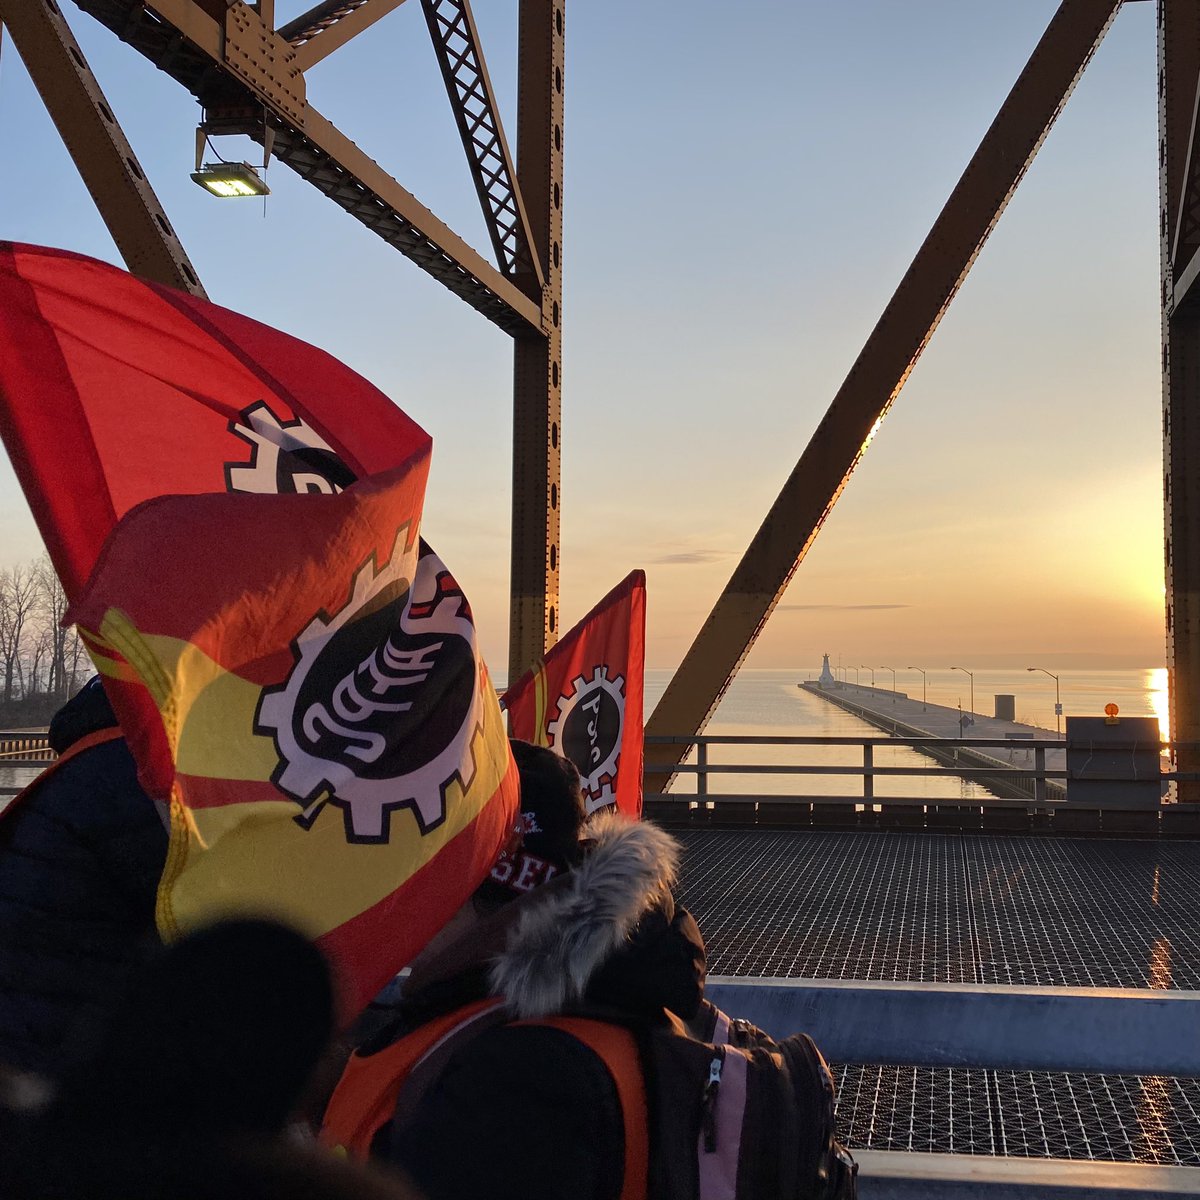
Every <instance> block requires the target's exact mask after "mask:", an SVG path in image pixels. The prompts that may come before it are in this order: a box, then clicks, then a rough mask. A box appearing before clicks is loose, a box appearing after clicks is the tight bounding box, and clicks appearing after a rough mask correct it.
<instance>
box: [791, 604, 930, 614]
mask: <svg viewBox="0 0 1200 1200" xmlns="http://www.w3.org/2000/svg"><path fill="white" fill-rule="evenodd" d="M885 608H912V605H911V604H781V605H779V608H778V609H777V610H776V611H781V612H878V611H879V610H880V609H885Z"/></svg>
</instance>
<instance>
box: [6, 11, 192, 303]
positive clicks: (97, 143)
mask: <svg viewBox="0 0 1200 1200" xmlns="http://www.w3.org/2000/svg"><path fill="white" fill-rule="evenodd" d="M0 20H3V22H4V24H5V25H7V26H8V31H9V35H10V36H11V38H12V41H13V45H14V46H15V47H16V49H17V52H18V53H19V54H20V56H21V59H22V61H23V62H24V63H25V67H26V69H27V70H28V71H29V76H30V78H31V79H32V80H33V83H34V86H35V87H36V88H37V90H38V94H39V95H40V96H41V97H42V101H43V103H44V104H45V105H46V109H47V111H48V112H49V114H50V118H51V120H52V121H53V122H54V124H55V127H56V128H57V129H58V132H59V135H60V136H61V137H62V140H63V142H64V144H65V145H66V147H67V150H68V152H69V153H70V155H71V158H72V159H73V160H74V162H75V166H76V167H77V168H78V170H79V174H80V175H81V176H82V178H83V182H84V185H85V186H86V187H87V190H88V191H89V192H90V193H91V196H92V199H93V200H94V201H95V202H96V207H97V208H98V209H99V210H100V216H101V217H102V219H103V220H104V224H105V225H106V226H107V227H108V231H109V233H110V234H111V235H112V239H113V241H114V242H115V243H116V245H117V249H118V250H119V251H120V253H121V257H122V258H123V259H124V260H125V265H126V266H127V267H128V268H129V269H130V271H132V272H133V273H134V274H135V275H140V276H142V277H143V278H144V279H150V280H153V281H154V282H155V283H165V284H169V285H170V286H171V287H176V288H181V289H182V290H183V291H185V292H191V293H192V295H194V296H203V295H204V288H203V287H202V286H201V285H200V278H199V276H198V275H197V273H196V269H195V267H193V266H192V264H191V262H190V261H189V260H188V256H187V253H186V252H185V251H184V249H183V246H182V245H181V244H180V241H179V238H178V236H177V235H176V233H175V230H174V229H173V228H172V227H171V223H170V221H168V220H167V216H166V213H165V212H164V211H163V206H162V205H161V204H160V203H159V200H158V197H157V196H156V195H155V194H154V189H153V188H152V187H151V186H150V182H149V180H148V179H147V178H146V176H145V173H144V172H143V171H142V168H141V166H140V164H139V163H138V160H137V156H136V155H135V154H134V152H133V148H132V147H131V146H130V145H129V142H128V140H127V139H126V137H125V134H124V132H123V131H122V129H121V126H120V124H119V123H118V122H117V119H116V117H115V116H114V115H113V111H112V109H111V108H110V107H109V104H108V101H107V100H106V99H105V98H104V93H103V92H102V91H101V90H100V85H99V83H97V82H96V77H95V76H94V75H93V74H92V72H91V68H90V67H89V66H88V64H87V60H86V59H85V58H84V56H83V52H82V51H81V50H80V49H79V45H78V43H77V42H76V41H75V38H74V36H73V35H72V33H71V29H70V27H69V26H68V25H67V22H66V19H65V18H64V17H63V15H62V12H61V11H60V10H59V8H58V5H57V4H56V3H55V2H54V0H0ZM10 186H13V184H12V183H11V182H10Z"/></svg>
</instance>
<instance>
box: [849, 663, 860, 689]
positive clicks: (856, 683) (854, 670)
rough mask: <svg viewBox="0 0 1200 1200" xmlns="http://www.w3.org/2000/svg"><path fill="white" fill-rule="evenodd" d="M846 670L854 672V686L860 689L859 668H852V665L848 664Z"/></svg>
mask: <svg viewBox="0 0 1200 1200" xmlns="http://www.w3.org/2000/svg"><path fill="white" fill-rule="evenodd" d="M846 670H847V671H853V672H854V686H855V687H858V680H859V675H858V668H857V667H852V666H850V665H849V664H848V663H847V665H846Z"/></svg>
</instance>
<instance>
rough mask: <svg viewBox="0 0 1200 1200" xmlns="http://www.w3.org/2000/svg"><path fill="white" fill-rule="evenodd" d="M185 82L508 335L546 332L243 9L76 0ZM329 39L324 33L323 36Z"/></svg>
mask: <svg viewBox="0 0 1200 1200" xmlns="http://www.w3.org/2000/svg"><path fill="white" fill-rule="evenodd" d="M77 3H78V5H79V7H80V8H81V9H82V10H83V11H84V12H86V13H88V14H89V15H91V16H93V17H95V18H96V19H97V20H98V21H100V23H101V24H103V25H105V26H107V27H108V28H109V29H111V30H112V31H113V32H114V33H115V34H116V35H117V36H118V37H119V38H121V40H122V41H124V42H127V43H128V44H129V45H131V46H133V47H134V48H135V49H136V50H138V51H139V52H140V53H142V54H143V55H145V56H146V57H147V58H149V59H150V61H151V62H153V63H154V64H155V66H157V67H158V68H159V69H160V70H163V71H165V72H166V73H167V74H169V75H171V76H172V78H174V79H176V80H178V81H179V82H180V83H182V84H183V85H184V86H185V87H186V88H188V90H189V91H191V92H192V94H193V95H195V96H196V97H197V99H199V100H200V102H201V103H202V104H204V105H205V107H206V109H207V110H210V111H212V112H214V113H215V114H217V120H218V121H219V122H224V125H223V127H224V128H226V129H229V130H233V129H237V130H239V131H241V132H245V133H248V134H250V136H252V137H254V138H256V139H257V140H259V141H260V142H261V141H263V140H264V139H265V138H266V137H267V134H268V131H270V132H273V134H274V142H273V153H274V154H275V156H276V157H277V158H279V159H281V160H282V161H283V162H284V163H286V164H287V165H288V166H290V167H292V168H293V169H294V170H296V171H298V172H299V173H300V174H301V175H302V176H303V177H304V178H305V179H307V180H308V181H309V182H311V183H312V184H313V185H314V186H315V187H317V188H318V189H319V190H321V191H322V192H324V193H325V195H327V196H328V197H329V198H330V199H331V200H333V201H334V203H336V204H338V205H340V206H341V207H342V208H344V209H345V210H346V211H347V212H349V213H351V214H352V215H353V216H355V217H357V218H358V220H360V221H362V222H363V224H365V225H366V226H367V227H368V228H369V229H371V230H372V231H373V232H375V233H377V234H378V235H379V236H380V237H382V238H383V239H384V240H385V241H387V242H389V243H391V244H392V245H393V246H395V247H396V248H397V249H398V250H399V251H400V252H401V253H402V254H404V255H405V256H406V257H408V258H410V259H412V260H413V261H414V262H415V263H417V265H418V266H420V267H421V268H422V269H423V270H425V271H426V272H428V273H429V274H430V275H432V276H433V277H434V278H435V279H437V280H438V281H439V282H440V283H442V284H444V285H445V286H446V287H447V288H449V289H450V291H452V292H454V294H455V295H457V296H459V297H461V298H462V299H463V300H465V301H466V302H467V303H468V304H470V305H471V306H472V307H473V308H475V309H476V310H478V311H479V312H481V313H483V315H484V316H486V317H487V318H488V319H489V320H491V321H494V322H495V323H496V324H497V325H499V326H500V327H501V328H502V329H504V330H505V331H506V332H508V333H511V334H514V335H517V334H521V335H526V336H529V335H533V336H539V335H543V331H542V325H543V320H542V307H541V305H540V304H539V303H536V302H535V301H533V300H531V299H530V298H529V297H528V296H527V295H526V294H525V293H524V292H522V291H521V289H520V288H519V287H517V286H516V284H514V283H513V282H512V281H511V280H509V279H507V278H506V277H505V276H504V275H502V274H501V273H500V272H499V271H498V270H497V269H496V268H495V267H493V266H492V265H491V264H490V263H489V262H487V260H486V259H484V258H483V256H482V255H480V254H479V253H478V252H477V251H476V250H474V249H472V248H471V247H470V246H468V245H467V243H466V242H464V241H463V240H462V238H460V237H459V236H458V235H457V234H455V233H453V232H452V231H451V230H450V229H449V228H448V227H447V226H446V225H444V224H443V223H442V222H441V221H439V220H438V219H437V217H435V216H434V215H433V213H431V212H430V211H429V209H427V208H426V207H425V206H424V205H422V204H421V203H420V202H419V201H418V200H417V199H416V197H415V196H413V195H412V193H410V192H408V191H407V190H406V189H405V188H403V187H401V185H400V184H399V183H398V182H397V181H396V180H395V179H393V178H392V176H390V175H389V174H388V173H387V172H386V171H384V170H383V168H382V167H380V166H379V164H378V163H376V162H375V161H374V160H373V159H372V158H370V157H368V155H366V154H365V153H364V152H363V151H362V150H360V149H359V147H358V146H356V145H355V144H354V142H352V141H351V140H350V139H349V138H348V137H346V136H345V134H343V133H341V132H340V131H339V130H338V129H337V128H335V127H334V126H333V125H332V124H331V123H330V122H329V121H327V120H326V119H325V118H324V117H322V116H321V114H320V113H318V112H317V111H316V110H315V109H314V108H313V106H312V105H311V104H309V103H308V102H307V98H306V95H305V89H304V76H303V72H302V71H301V70H300V69H299V67H298V66H297V64H296V53H297V52H296V51H295V50H294V49H293V47H292V46H291V44H290V43H289V42H288V41H287V40H286V39H284V38H282V37H281V36H280V35H279V34H278V33H276V32H275V31H274V30H272V29H270V27H269V26H267V25H266V24H264V23H263V22H262V20H261V18H260V17H259V16H258V14H257V13H256V12H255V11H254V10H253V9H252V8H250V7H249V6H247V5H245V4H241V3H235V4H232V5H230V6H229V7H228V8H227V9H225V10H224V14H223V15H224V20H223V22H221V21H218V20H217V19H215V18H214V17H213V16H211V15H210V14H209V12H207V11H206V9H205V6H204V5H203V4H200V3H196V2H195V0H147V3H146V4H144V5H143V4H142V3H141V0H77ZM322 36H326V35H322Z"/></svg>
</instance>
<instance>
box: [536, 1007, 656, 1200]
mask: <svg viewBox="0 0 1200 1200" xmlns="http://www.w3.org/2000/svg"><path fill="white" fill-rule="evenodd" d="M513 1024H516V1025H543V1026H548V1027H549V1028H551V1029H561V1030H562V1031H563V1032H564V1033H569V1034H570V1035H571V1036H572V1037H574V1038H577V1039H578V1040H579V1041H581V1042H582V1043H583V1044H584V1045H585V1046H587V1047H588V1049H590V1050H591V1051H592V1052H593V1053H594V1054H595V1055H596V1056H597V1057H598V1058H599V1059H600V1061H601V1062H602V1063H604V1065H605V1067H607V1068H608V1073H609V1074H610V1075H611V1076H612V1080H613V1083H614V1084H615V1085H616V1088H617V1099H618V1100H619V1101H620V1103H621V1117H622V1122H623V1124H624V1126H625V1171H624V1175H623V1177H622V1183H621V1200H646V1197H647V1188H648V1186H649V1178H650V1132H649V1115H648V1110H647V1104H646V1080H645V1076H644V1075H643V1073H642V1061H641V1055H640V1054H639V1053H638V1046H637V1040H636V1038H635V1037H634V1035H633V1033H632V1032H631V1031H630V1030H629V1029H627V1028H625V1027H623V1026H621V1025H616V1024H612V1023H611V1022H608V1021H597V1020H592V1019H590V1018H587V1017H546V1018H544V1019H543V1020H540V1021H515V1022H513Z"/></svg>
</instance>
